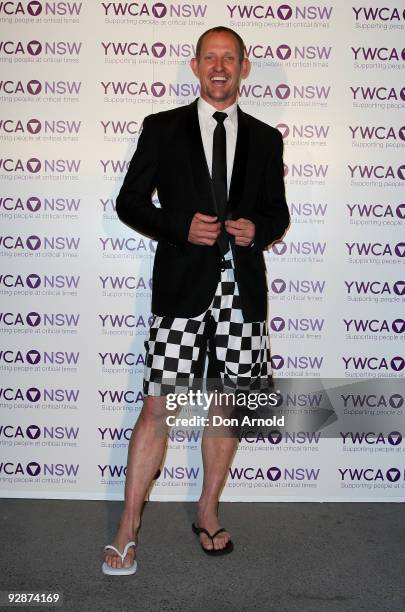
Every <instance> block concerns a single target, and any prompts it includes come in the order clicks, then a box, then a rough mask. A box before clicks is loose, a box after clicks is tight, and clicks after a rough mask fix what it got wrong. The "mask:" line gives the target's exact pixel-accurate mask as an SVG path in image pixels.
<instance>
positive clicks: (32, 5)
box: [27, 0, 42, 17]
mask: <svg viewBox="0 0 405 612" xmlns="http://www.w3.org/2000/svg"><path fill="white" fill-rule="evenodd" d="M27 11H28V12H29V14H30V15H32V16H33V17H37V16H38V15H40V14H41V13H42V6H41V3H40V2H37V0H33V1H32V2H29V3H28V5H27Z"/></svg>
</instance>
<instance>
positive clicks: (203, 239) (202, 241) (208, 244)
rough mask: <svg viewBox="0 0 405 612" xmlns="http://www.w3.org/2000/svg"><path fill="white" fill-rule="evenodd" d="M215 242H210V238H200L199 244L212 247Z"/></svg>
mask: <svg viewBox="0 0 405 612" xmlns="http://www.w3.org/2000/svg"><path fill="white" fill-rule="evenodd" d="M215 242H216V240H211V239H210V238H202V239H201V240H200V242H199V244H201V245H206V246H213V245H214V244H215Z"/></svg>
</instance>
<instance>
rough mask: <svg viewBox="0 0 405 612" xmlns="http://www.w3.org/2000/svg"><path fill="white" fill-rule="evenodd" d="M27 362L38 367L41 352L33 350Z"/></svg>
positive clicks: (29, 352) (28, 354)
mask: <svg viewBox="0 0 405 612" xmlns="http://www.w3.org/2000/svg"><path fill="white" fill-rule="evenodd" d="M27 361H28V363H30V364H31V365H37V363H39V362H40V361H41V354H40V352H39V351H37V350H35V349H32V350H31V351H28V353H27Z"/></svg>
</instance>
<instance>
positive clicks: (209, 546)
mask: <svg viewBox="0 0 405 612" xmlns="http://www.w3.org/2000/svg"><path fill="white" fill-rule="evenodd" d="M200 542H201V544H202V545H203V546H204V548H206V549H207V550H212V548H213V544H212V540H211V539H210V538H209V537H208V536H207V535H205V534H201V539H200Z"/></svg>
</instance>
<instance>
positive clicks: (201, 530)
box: [197, 527, 226, 541]
mask: <svg viewBox="0 0 405 612" xmlns="http://www.w3.org/2000/svg"><path fill="white" fill-rule="evenodd" d="M197 530H198V533H199V534H200V533H205V534H206V535H207V536H208V537H209V538H211V540H212V541H214V538H215V536H217V535H218V534H219V533H222V532H223V531H226V529H225V528H224V527H221V528H220V529H218V531H216V532H215V533H214V534H213V535H211V534H210V533H209V531H207V530H206V529H204V527H197Z"/></svg>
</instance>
